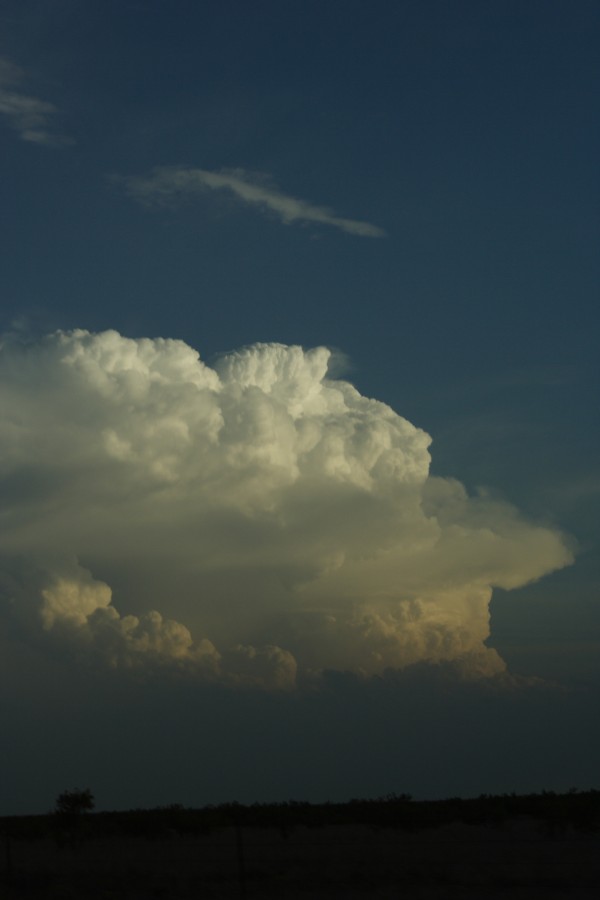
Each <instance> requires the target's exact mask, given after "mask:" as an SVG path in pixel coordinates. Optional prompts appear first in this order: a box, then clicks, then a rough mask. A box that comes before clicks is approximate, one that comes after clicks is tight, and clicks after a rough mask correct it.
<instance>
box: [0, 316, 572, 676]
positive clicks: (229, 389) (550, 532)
mask: <svg viewBox="0 0 600 900" xmlns="http://www.w3.org/2000/svg"><path fill="white" fill-rule="evenodd" d="M329 361H330V352H329V351H328V350H327V349H325V348H323V347H319V348H316V349H313V350H303V349H302V348H300V347H288V346H283V345H279V344H268V345H256V346H253V347H250V348H246V349H243V350H240V351H238V352H234V353H230V354H228V355H226V356H224V357H223V358H221V359H220V360H219V362H218V363H217V364H216V365H215V367H214V368H211V367H209V366H207V365H206V364H204V363H203V362H202V361H201V360H200V358H199V356H198V354H197V352H196V351H195V350H193V349H192V348H191V347H189V346H188V345H186V344H185V343H183V342H182V341H178V340H166V339H162V338H158V339H154V340H150V339H139V340H132V339H128V338H125V337H122V336H121V335H119V334H118V333H117V332H115V331H107V332H104V333H101V334H90V333H88V332H86V331H80V330H76V331H72V332H57V333H55V334H51V335H48V336H46V337H44V338H43V339H40V340H36V341H33V342H30V343H27V342H23V341H18V340H16V339H14V338H6V339H4V341H3V342H2V345H1V349H0V395H1V398H2V409H3V415H2V419H1V421H0V485H1V492H2V497H3V503H2V509H1V511H0V518H1V534H2V538H1V544H0V563H1V566H0V571H1V575H0V598H1V601H2V602H1V604H0V609H1V610H2V614H3V617H4V621H5V622H9V623H11V627H13V628H16V629H18V632H19V634H20V635H21V637H22V638H24V639H26V640H29V641H32V642H34V643H36V644H38V645H42V646H43V645H45V646H47V648H49V649H51V650H52V651H53V652H61V653H64V654H68V655H69V656H70V657H73V658H75V659H77V660H79V661H88V662H90V663H92V664H98V665H107V666H111V667H113V668H117V669H121V668H124V669H129V670H132V671H137V672H145V671H149V670H151V671H167V670H168V671H172V672H179V673H181V674H182V675H184V676H185V677H193V678H199V679H202V680H208V681H210V680H214V681H221V682H223V681H224V682H226V683H229V684H233V685H236V684H239V685H248V684H250V685H263V686H269V687H278V688H291V687H293V686H294V684H296V683H297V679H299V678H300V679H303V678H310V677H311V676H314V675H315V674H317V673H319V672H321V671H323V670H324V669H338V670H346V671H354V672H359V673H364V674H365V675H372V674H377V673H381V672H383V671H385V670H386V669H389V668H392V669H393V668H396V669H400V668H404V667H406V666H408V665H410V664H412V663H417V662H423V661H429V662H442V661H453V662H456V663H457V664H459V665H461V666H463V667H464V669H465V671H468V672H470V673H472V674H487V675H489V674H493V673H495V672H499V671H501V670H502V669H503V668H504V663H503V661H502V660H501V659H500V658H499V656H498V655H497V654H496V653H495V651H493V650H490V649H488V648H487V647H486V646H485V643H484V642H485V639H486V638H487V637H488V635H489V602H490V598H491V594H492V589H493V587H494V586H499V587H502V588H505V589H510V588H514V587H518V586H520V585H524V584H526V583H527V582H529V581H532V580H534V579H537V578H540V577H541V576H543V575H544V574H546V573H548V572H551V571H552V570H554V569H558V568H560V567H562V566H565V565H568V564H569V563H570V562H571V561H572V554H571V551H570V549H569V547H568V544H567V542H566V541H565V538H564V536H563V535H562V534H561V533H560V532H558V531H557V530H554V529H552V528H549V527H547V526H540V525H536V524H533V523H531V522H529V521H527V520H526V519H525V518H523V517H522V516H521V515H520V514H519V513H518V511H517V510H516V509H514V507H512V506H510V505H508V504H505V503H502V502H499V501H497V500H492V499H490V498H489V497H486V496H485V495H483V494H482V495H480V496H475V497H472V496H468V494H467V492H466V491H465V489H464V487H463V486H462V485H461V484H459V483H458V482H457V481H454V480H452V479H444V478H439V477H433V476H431V475H430V474H429V463H430V457H429V450H428V447H429V443H430V438H429V436H428V435H427V434H426V433H425V432H424V431H422V430H420V429H419V428H416V427H415V426H413V425H412V424H411V423H410V422H408V421H407V420H406V419H403V418H402V417H401V416H399V415H397V414H396V413H395V412H394V411H393V410H392V409H391V408H390V407H389V406H387V405H385V404H383V403H380V402H378V401H376V400H372V399H369V398H366V397H364V396H361V394H360V393H359V392H358V391H357V390H356V389H355V388H354V387H353V386H352V385H351V384H349V383H348V382H346V381H342V380H336V379H334V378H330V377H328V365H329Z"/></svg>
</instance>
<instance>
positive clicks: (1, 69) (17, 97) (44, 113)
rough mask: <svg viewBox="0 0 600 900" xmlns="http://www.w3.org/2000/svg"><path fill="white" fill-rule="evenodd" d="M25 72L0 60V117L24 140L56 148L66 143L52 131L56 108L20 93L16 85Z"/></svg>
mask: <svg viewBox="0 0 600 900" xmlns="http://www.w3.org/2000/svg"><path fill="white" fill-rule="evenodd" d="M24 77H25V73H24V72H23V70H22V69H20V68H18V67H17V66H15V65H14V64H13V63H12V62H10V61H9V60H7V59H5V58H2V57H0V115H3V116H5V117H6V119H7V121H8V122H9V124H10V126H11V127H12V128H14V129H15V131H17V132H18V134H19V136H20V137H21V139H22V140H24V141H29V142H30V143H34V144H48V145H58V144H64V143H66V142H67V139H66V138H65V137H64V136H61V135H60V134H58V133H57V132H56V131H54V130H53V124H54V118H55V116H56V115H57V113H58V109H57V108H56V106H54V104H53V103H49V102H48V101H47V100H40V99H39V97H32V96H31V95H29V94H26V93H23V91H22V90H21V89H20V84H21V82H22V81H23V80H24Z"/></svg>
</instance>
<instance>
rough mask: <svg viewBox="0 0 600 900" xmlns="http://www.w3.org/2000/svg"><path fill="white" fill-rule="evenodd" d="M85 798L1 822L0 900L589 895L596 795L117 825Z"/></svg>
mask: <svg viewBox="0 0 600 900" xmlns="http://www.w3.org/2000/svg"><path fill="white" fill-rule="evenodd" d="M87 793H88V792H87V789H86V791H85V792H81V791H68V792H65V794H62V795H60V798H59V800H60V801H61V802H60V804H59V802H58V801H57V811H58V813H57V812H53V813H48V814H47V815H42V816H17V817H10V818H8V817H5V818H2V819H0V829H2V830H3V832H4V835H5V854H4V866H3V867H2V866H1V865H0V880H1V881H3V882H4V886H5V890H4V893H3V894H2V897H3V900H4V898H6V900H46V898H47V897H52V898H59V897H60V898H66V897H68V898H73V897H88V898H92V900H102V898H106V897H107V896H111V897H118V898H120V900H141V898H147V897H153V896H155V897H158V896H160V897H169V898H178V900H192V898H194V900H195V898H197V897H213V898H215V900H217V898H227V897H244V898H246V897H247V898H259V897H260V898H269V897H272V898H276V897H277V898H279V897H281V896H299V897H302V896H304V897H308V896H315V897H324V898H325V897H327V898H329V897H331V898H336V900H341V898H342V897H343V898H344V900H356V898H363V897H365V898H367V897H368V898H371V897H373V896H385V897H388V896H389V897H391V896H414V895H415V893H414V892H415V891H417V892H424V893H422V894H421V893H418V896H423V897H427V898H428V900H429V898H438V897H440V898H441V897H444V898H445V897H447V896H449V892H450V893H451V894H452V896H454V895H455V893H456V889H458V888H460V891H461V892H460V896H461V897H463V898H465V900H475V898H479V897H481V896H485V897H489V898H490V900H495V898H502V900H506V898H508V897H509V896H513V894H514V890H515V889H517V890H518V891H519V893H518V896H527V897H528V900H546V898H547V897H549V896H567V895H568V896H582V897H584V896H585V897H587V896H597V895H598V894H597V892H598V889H600V791H593V790H590V791H575V790H573V791H570V792H569V793H567V794H556V793H554V792H552V791H545V792H543V793H541V794H530V795H524V796H517V795H515V794H504V795H500V796H492V795H482V796H481V797H478V798H475V799H468V800H465V799H461V798H458V797H455V798H450V799H447V800H439V801H414V800H412V799H411V798H410V796H408V795H407V794H400V795H394V794H392V795H388V796H386V797H379V798H376V799H371V800H365V799H354V800H350V801H349V802H347V803H321V804H315V803H306V802H298V801H293V800H290V801H288V802H286V803H254V804H251V805H247V806H244V805H242V804H239V803H223V804H220V805H218V806H206V807H203V808H202V809H187V808H185V807H183V806H181V805H179V804H172V805H169V806H162V807H157V808H155V809H134V810H128V811H122V812H91V811H90V806H89V803H88V802H87V800H86V799H85V797H84V798H81V797H80V800H81V801H82V802H81V803H80V804H78V803H77V795H81V794H86V795H87ZM65 795H66V796H65ZM72 795H74V796H72ZM88 799H89V800H90V802H92V803H93V797H92V796H91V792H89V798H88ZM84 800H85V802H83V801H84ZM86 809H87V810H88V812H87V814H85V815H82V813H83V812H85V811H86ZM381 891H382V892H383V893H381ZM573 891H575V892H576V893H573ZM577 891H579V892H581V891H583V893H577ZM298 892H299V893H298ZM557 892H559V893H558V894H557ZM456 896H458V894H456ZM515 896H516V895H515Z"/></svg>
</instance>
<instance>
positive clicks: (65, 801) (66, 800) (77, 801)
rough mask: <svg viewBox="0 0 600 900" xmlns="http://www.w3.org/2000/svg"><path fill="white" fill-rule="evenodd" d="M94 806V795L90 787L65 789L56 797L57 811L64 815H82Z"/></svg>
mask: <svg viewBox="0 0 600 900" xmlns="http://www.w3.org/2000/svg"><path fill="white" fill-rule="evenodd" d="M93 808H94V795H93V794H92V792H91V791H90V789H89V788H85V789H84V790H80V789H79V788H74V790H72V791H63V792H62V794H59V795H58V797H57V798H56V812H57V813H59V814H60V815H62V816H69V817H73V816H80V815H81V814H82V813H86V812H90V811H91V810H92V809H93Z"/></svg>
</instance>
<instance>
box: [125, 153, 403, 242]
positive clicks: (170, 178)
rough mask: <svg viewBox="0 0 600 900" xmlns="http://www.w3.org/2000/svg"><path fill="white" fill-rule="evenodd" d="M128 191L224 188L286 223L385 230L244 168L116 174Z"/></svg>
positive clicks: (380, 233) (159, 198)
mask: <svg viewBox="0 0 600 900" xmlns="http://www.w3.org/2000/svg"><path fill="white" fill-rule="evenodd" d="M117 180H118V181H121V182H122V183H123V184H125V186H126V188H127V190H128V192H129V193H130V194H131V195H132V196H133V197H135V198H136V199H138V200H140V201H141V202H143V203H157V202H165V201H169V202H172V201H173V200H174V199H177V198H183V197H188V196H190V195H193V194H198V193H202V192H203V191H228V192H229V193H231V194H233V195H234V196H235V197H236V198H237V199H238V200H240V201H241V202H242V203H246V204H249V205H250V206H255V207H257V208H258V209H261V210H263V211H265V212H270V213H272V214H274V215H275V216H277V217H278V218H279V219H281V221H282V222H284V223H285V224H286V225H289V224H290V223H292V222H315V223H317V224H320V225H330V226H332V227H334V228H338V229H339V230H340V231H345V232H346V233H347V234H354V235H358V236H359V237H384V235H385V231H384V230H383V228H379V227H378V226H377V225H371V224H370V223H369V222H361V221H358V220H356V219H346V218H343V217H342V216H338V215H336V214H335V213H334V212H333V211H332V210H331V209H328V208H327V207H325V206H314V205H313V204H312V203H307V202H306V201H305V200H299V199H298V198H296V197H290V196H289V195H288V194H284V193H282V192H281V191H280V190H279V189H278V188H276V187H274V186H273V185H272V184H271V183H270V181H269V180H268V179H267V178H266V177H265V176H264V175H260V176H256V175H253V174H252V173H249V172H247V171H246V170H245V169H219V170H218V171H216V172H211V171H209V170H208V169H198V168H192V167H190V166H159V167H157V168H154V169H153V170H152V172H151V173H150V174H149V175H147V176H139V177H137V176H131V177H120V178H118V179H117Z"/></svg>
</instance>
